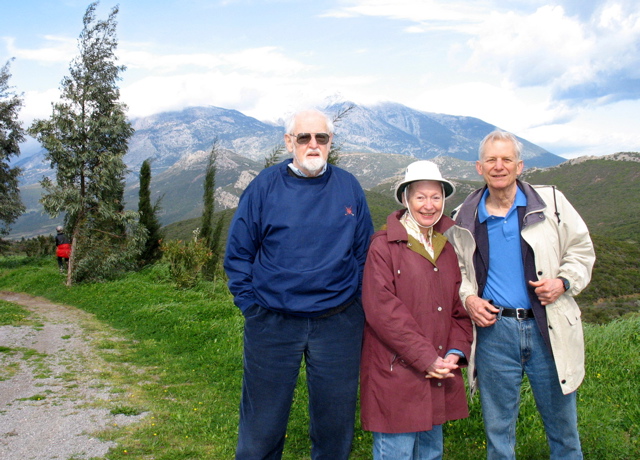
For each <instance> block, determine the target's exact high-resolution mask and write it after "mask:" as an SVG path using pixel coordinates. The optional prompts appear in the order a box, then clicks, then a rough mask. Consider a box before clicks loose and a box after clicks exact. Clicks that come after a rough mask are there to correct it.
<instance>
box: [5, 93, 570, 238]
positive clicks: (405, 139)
mask: <svg viewBox="0 0 640 460" xmlns="http://www.w3.org/2000/svg"><path fill="white" fill-rule="evenodd" d="M324 110H325V111H326V112H327V113H329V114H336V115H337V114H339V113H342V112H345V111H346V112H345V116H344V117H343V118H341V119H340V120H339V122H338V123H337V125H336V133H335V137H334V143H335V144H337V145H339V146H340V147H341V154H340V164H339V166H341V167H344V168H345V169H347V170H349V171H351V172H352V173H354V174H355V175H356V177H358V179H359V180H360V181H361V183H362V185H363V187H364V188H365V189H368V188H372V187H375V186H377V185H379V184H381V183H384V182H385V181H389V180H392V179H393V178H395V177H397V176H398V174H400V173H401V172H402V170H403V169H404V168H405V167H406V165H407V164H409V163H411V162H412V161H415V160H416V159H433V160H434V161H437V162H438V163H439V164H440V167H441V168H442V171H443V174H445V176H448V177H451V178H459V179H465V178H470V177H473V176H475V169H474V167H473V162H474V161H475V159H476V157H477V148H478V145H479V143H480V141H481V140H482V138H483V137H484V136H485V135H486V134H487V133H489V132H491V131H492V130H494V129H496V126H494V125H491V124H489V123H486V122H484V121H482V120H479V119H477V118H473V117H464V116H454V115H446V114H438V113H428V112H421V111H418V110H414V109H411V108H409V107H406V106H403V105H401V104H397V103H391V102H388V103H382V104H378V105H374V106H364V105H355V104H352V103H349V102H343V103H339V104H333V105H330V106H328V107H326V108H325V109H324ZM131 123H132V126H133V127H134V129H135V133H134V135H133V136H132V138H131V140H130V142H129V150H128V153H127V154H126V155H125V158H124V160H125V163H126V164H127V167H128V168H129V173H128V175H127V189H126V192H125V202H126V203H127V207H128V208H131V209H137V202H138V198H137V193H138V187H139V184H138V173H139V170H140V166H141V165H142V162H143V161H144V160H146V159H150V160H151V165H152V175H153V176H152V182H151V189H152V196H153V197H154V198H155V199H158V198H160V197H163V198H162V211H161V213H160V219H161V222H162V223H163V224H169V223H171V222H175V221H179V220H182V219H188V218H191V217H195V216H197V215H199V214H200V212H201V206H202V182H203V178H204V171H205V166H206V161H207V155H208V152H209V151H210V149H211V147H212V145H213V142H214V140H216V139H217V142H218V144H217V145H218V153H219V155H218V161H217V165H216V166H217V175H216V186H217V188H216V206H217V209H226V208H233V207H235V206H236V205H237V201H238V198H239V196H240V194H241V193H242V190H244V188H245V187H246V185H247V184H248V183H249V182H250V181H251V179H252V178H253V177H255V175H256V174H258V172H259V171H260V170H261V169H263V167H264V162H265V158H266V157H267V156H268V155H269V154H270V153H271V152H272V151H273V150H274V149H275V148H278V147H279V146H281V145H282V143H283V142H282V138H283V133H284V128H283V126H284V122H283V121H282V120H280V121H279V122H278V123H268V122H262V121H259V120H257V119H255V118H252V117H248V116H246V115H244V114H242V113H241V112H238V111H236V110H229V109H224V108H219V107H190V108H186V109H184V110H182V111H178V112H166V113H160V114H156V115H152V116H149V117H144V118H137V119H133V120H132V121H131ZM520 140H521V142H522V143H523V145H524V152H523V159H524V161H525V165H526V166H527V167H538V168H543V167H550V166H555V165H558V164H560V163H562V162H563V161H565V160H564V159H563V158H561V157H559V156H557V155H554V154H553V153H550V152H548V151H547V150H545V149H543V148H541V147H539V146H537V145H535V144H533V143H531V142H529V141H527V140H525V139H521V138H520ZM44 154H45V152H44V151H42V150H41V151H39V152H37V153H35V154H33V155H30V156H26V157H25V158H21V159H19V160H18V161H17V162H15V165H17V166H19V167H21V168H22V170H23V174H22V176H21V186H20V189H21V194H22V198H23V202H24V203H25V206H26V207H27V212H26V213H25V215H23V216H22V217H21V218H20V219H19V220H18V221H17V222H16V223H15V224H14V225H13V228H12V232H11V235H10V236H11V237H12V238H19V237H29V236H34V235H37V234H42V233H45V234H47V233H51V232H52V229H53V227H55V225H57V224H58V223H59V221H60V219H57V221H53V220H51V219H49V217H48V216H46V215H43V214H42V207H41V205H40V204H39V202H38V200H39V198H40V194H41V189H40V187H39V185H38V182H39V181H40V180H41V179H42V177H43V176H48V177H53V175H54V171H53V170H52V169H51V168H50V167H49V165H48V164H47V163H46V162H45V161H44ZM283 157H284V156H283Z"/></svg>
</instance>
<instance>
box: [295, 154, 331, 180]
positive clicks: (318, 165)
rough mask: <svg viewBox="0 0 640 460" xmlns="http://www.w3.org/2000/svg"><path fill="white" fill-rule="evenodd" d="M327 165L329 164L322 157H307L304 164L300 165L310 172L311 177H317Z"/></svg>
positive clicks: (303, 161)
mask: <svg viewBox="0 0 640 460" xmlns="http://www.w3.org/2000/svg"><path fill="white" fill-rule="evenodd" d="M325 164H327V162H326V161H325V160H324V158H322V157H318V158H308V157H307V158H305V159H304V160H302V162H301V163H300V166H302V167H303V168H304V169H306V170H307V171H309V173H311V175H313V176H315V175H316V174H318V173H319V172H320V171H322V168H324V165H325Z"/></svg>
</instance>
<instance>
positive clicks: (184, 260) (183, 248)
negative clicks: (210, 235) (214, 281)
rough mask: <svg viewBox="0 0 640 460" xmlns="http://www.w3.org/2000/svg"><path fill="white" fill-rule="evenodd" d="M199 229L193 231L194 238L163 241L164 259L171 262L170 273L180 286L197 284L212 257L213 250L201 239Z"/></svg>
mask: <svg viewBox="0 0 640 460" xmlns="http://www.w3.org/2000/svg"><path fill="white" fill-rule="evenodd" d="M199 234H200V230H199V229H195V230H194V231H193V240H191V241H189V242H183V241H181V240H170V241H167V242H166V243H164V242H163V243H162V246H161V247H160V249H161V250H162V254H163V260H164V261H165V262H167V263H168V264H169V273H170V274H171V277H172V279H173V281H174V282H175V283H176V285H177V286H178V287H179V288H182V289H184V288H190V287H193V286H195V285H196V284H197V282H198V279H199V277H200V273H201V272H202V267H204V265H205V264H206V263H207V261H209V259H211V257H212V254H211V250H210V249H209V248H208V247H207V244H206V243H205V241H204V240H202V239H199V238H198V236H199Z"/></svg>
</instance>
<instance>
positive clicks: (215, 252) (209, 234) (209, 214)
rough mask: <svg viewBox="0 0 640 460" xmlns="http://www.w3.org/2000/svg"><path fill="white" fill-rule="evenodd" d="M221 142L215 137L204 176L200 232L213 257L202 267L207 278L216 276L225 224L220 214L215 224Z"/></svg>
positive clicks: (210, 278)
mask: <svg viewBox="0 0 640 460" xmlns="http://www.w3.org/2000/svg"><path fill="white" fill-rule="evenodd" d="M218 150H219V142H218V138H216V139H214V141H213V146H212V147H211V152H210V153H209V159H208V162H207V170H206V174H205V178H204V194H203V197H202V198H203V201H204V206H203V208H202V230H201V232H200V234H201V235H202V238H203V239H204V241H205V243H206V244H207V246H208V247H209V250H210V251H211V254H212V257H211V258H210V259H209V260H208V261H207V263H206V264H205V265H204V267H203V268H202V275H203V277H204V278H205V279H208V280H212V279H214V278H215V275H216V270H217V268H218V263H219V261H220V250H221V242H220V240H221V237H222V226H223V224H224V218H223V215H222V214H220V215H219V217H218V219H217V221H216V223H215V225H214V223H213V221H214V215H215V214H214V212H215V192H216V173H217V166H216V162H217V160H218Z"/></svg>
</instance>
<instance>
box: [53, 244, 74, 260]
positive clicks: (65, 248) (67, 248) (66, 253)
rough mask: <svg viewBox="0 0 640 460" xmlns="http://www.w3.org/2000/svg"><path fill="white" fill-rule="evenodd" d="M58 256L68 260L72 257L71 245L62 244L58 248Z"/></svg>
mask: <svg viewBox="0 0 640 460" xmlns="http://www.w3.org/2000/svg"><path fill="white" fill-rule="evenodd" d="M56 256H57V257H64V258H65V259H68V258H69V257H71V245H70V244H61V245H59V246H58V247H57V248H56Z"/></svg>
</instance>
